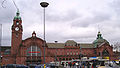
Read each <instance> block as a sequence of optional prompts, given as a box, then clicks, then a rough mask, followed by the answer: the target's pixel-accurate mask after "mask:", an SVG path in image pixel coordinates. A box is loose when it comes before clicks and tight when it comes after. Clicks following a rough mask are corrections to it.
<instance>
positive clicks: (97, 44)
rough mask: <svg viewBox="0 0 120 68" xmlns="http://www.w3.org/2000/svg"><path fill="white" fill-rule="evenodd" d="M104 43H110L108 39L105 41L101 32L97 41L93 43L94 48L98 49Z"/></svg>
mask: <svg viewBox="0 0 120 68" xmlns="http://www.w3.org/2000/svg"><path fill="white" fill-rule="evenodd" d="M104 42H105V43H109V42H108V41H107V40H106V39H103V37H102V34H101V33H100V31H99V32H98V34H97V38H96V40H95V41H94V42H93V45H94V47H97V46H99V45H100V44H102V43H104Z"/></svg>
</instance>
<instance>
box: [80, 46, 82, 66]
mask: <svg viewBox="0 0 120 68" xmlns="http://www.w3.org/2000/svg"><path fill="white" fill-rule="evenodd" d="M81 49H82V47H81V45H80V55H79V59H80V68H81V65H82V60H81V57H82V54H81Z"/></svg>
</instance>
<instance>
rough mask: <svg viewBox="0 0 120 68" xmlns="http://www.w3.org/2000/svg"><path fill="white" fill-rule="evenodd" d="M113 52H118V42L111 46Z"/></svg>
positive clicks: (119, 45) (119, 43)
mask: <svg viewBox="0 0 120 68" xmlns="http://www.w3.org/2000/svg"><path fill="white" fill-rule="evenodd" d="M113 50H114V51H118V52H120V42H117V43H115V44H114V45H113Z"/></svg>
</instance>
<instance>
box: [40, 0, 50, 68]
mask: <svg viewBox="0 0 120 68" xmlns="http://www.w3.org/2000/svg"><path fill="white" fill-rule="evenodd" d="M40 5H41V7H43V10H44V14H43V17H44V19H43V23H44V44H43V45H44V68H45V8H46V7H47V6H48V5H49V3H47V2H41V3H40Z"/></svg>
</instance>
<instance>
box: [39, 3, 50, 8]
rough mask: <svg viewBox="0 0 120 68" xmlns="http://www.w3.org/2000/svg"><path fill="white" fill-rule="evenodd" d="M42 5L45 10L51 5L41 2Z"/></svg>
mask: <svg viewBox="0 0 120 68" xmlns="http://www.w3.org/2000/svg"><path fill="white" fill-rule="evenodd" d="M40 5H41V6H42V7H43V8H46V7H47V6H48V5H49V3H47V2H41V3H40Z"/></svg>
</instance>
